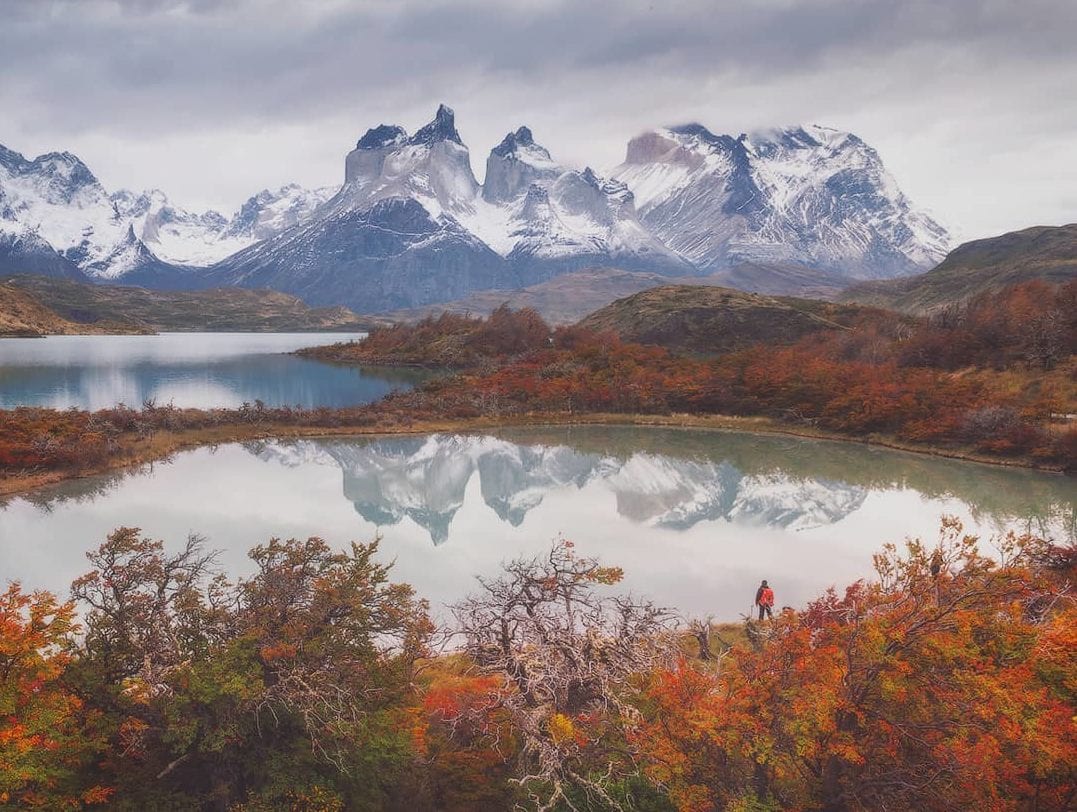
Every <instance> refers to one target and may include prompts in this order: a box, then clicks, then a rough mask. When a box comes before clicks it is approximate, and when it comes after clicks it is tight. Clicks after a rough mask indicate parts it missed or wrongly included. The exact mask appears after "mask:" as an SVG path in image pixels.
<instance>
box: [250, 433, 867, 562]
mask: <svg viewBox="0 0 1077 812" xmlns="http://www.w3.org/2000/svg"><path fill="white" fill-rule="evenodd" d="M252 447H253V448H254V449H255V453H257V454H258V456H259V457H260V458H261V459H265V460H267V461H274V462H278V463H281V464H283V465H289V466H294V465H303V464H310V463H315V464H317V463H325V464H336V465H338V466H340V469H341V471H342V472H343V476H344V496H345V497H347V498H348V500H349V501H351V502H352V503H353V504H354V505H355V509H356V511H357V512H358V513H359V515H360V516H362V517H363V518H364V519H366V520H367V521H369V522H370V523H372V524H375V525H378V526H384V525H395V524H397V523H398V522H400V521H401V520H402V519H404V518H405V517H406V518H409V519H411V520H412V521H414V522H415V523H416V524H418V525H420V526H421V527H423V528H424V529H425V530H426V531H427V532H429V534H430V538H431V540H432V541H433V542H434V543H435V544H441V543H444V542H445V541H447V540H448V538H449V527H450V524H451V523H452V520H453V517H454V516H455V515H456V513H457V511H458V510H460V508H461V507H462V506H463V504H464V499H465V494H466V491H467V486H468V483H469V482H470V481H471V479H472V477H473V476H476V475H477V476H478V484H479V492H480V493H481V495H482V500H483V502H484V503H485V504H486V505H487V506H488V507H490V509H491V510H493V512H494V513H495V514H497V516H498V517H499V518H501V519H502V520H503V521H505V522H508V523H509V524H511V525H512V526H513V527H519V526H520V525H521V524H522V523H523V520H524V518H525V517H526V516H527V514H528V512H529V511H530V510H532V509H533V508H535V507H537V506H538V505H540V504H541V503H542V500H543V497H544V496H545V495H546V494H547V493H549V492H550V491H551V490H554V489H557V488H566V487H571V488H575V489H577V490H581V489H583V488H585V487H586V486H588V485H592V484H597V485H598V486H599V487H601V488H602V489H603V490H607V491H609V492H611V493H612V494H613V495H614V496H615V498H616V506H617V512H618V513H619V514H620V515H621V516H624V517H625V518H627V519H630V520H632V521H634V522H637V523H642V524H650V525H653V526H656V527H664V528H670V529H674V530H683V529H687V528H689V527H693V526H694V525H696V524H697V523H699V522H701V521H704V520H716V519H726V520H730V521H741V522H754V523H758V524H765V525H771V526H774V527H781V528H787V529H791V530H799V529H807V528H810V527H817V526H819V525H824V524H830V523H832V522H835V521H837V520H839V519H841V518H842V517H843V516H846V515H848V514H849V513H850V512H852V511H854V510H856V509H857V508H858V507H860V506H861V505H862V504H863V502H864V499H865V497H866V496H867V493H868V489H867V488H865V487H862V486H857V485H850V484H847V483H844V482H840V481H835V480H828V479H819V480H813V479H805V478H794V477H791V476H789V475H787V474H785V473H784V472H782V471H778V470H775V471H773V472H771V473H765V474H763V473H760V474H749V473H745V471H744V470H743V469H741V468H738V467H737V466H736V465H735V464H733V463H732V462H730V461H729V460H727V459H705V458H704V459H684V458H679V457H672V456H666V455H661V454H657V453H654V452H650V451H641V452H636V453H633V454H631V455H630V456H627V457H619V456H616V455H614V454H610V453H606V454H603V453H591V452H584V451H580V450H578V449H576V448H573V447H571V446H568V445H523V444H519V443H516V442H512V441H510V440H507V439H502V438H499V437H492V436H473V435H458V434H437V435H431V436H428V437H421V438H414V437H405V438H387V439H380V440H374V441H371V442H369V443H365V444H362V445H360V444H356V443H355V442H350V441H320V442H297V443H289V444H282V443H279V442H269V443H259V444H254V446H252Z"/></svg>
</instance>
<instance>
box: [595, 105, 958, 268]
mask: <svg viewBox="0 0 1077 812" xmlns="http://www.w3.org/2000/svg"><path fill="white" fill-rule="evenodd" d="M613 175H614V177H615V178H617V179H618V180H620V181H622V182H623V183H625V184H626V185H627V186H628V187H629V188H630V189H632V191H633V192H635V195H636V205H637V207H638V208H639V211H640V218H641V220H642V221H643V223H644V224H645V225H646V226H647V227H648V228H650V229H651V231H652V232H653V233H654V234H655V235H656V236H657V237H659V238H660V239H662V240H663V241H664V242H665V243H666V244H667V245H668V246H670V247H671V248H672V249H674V250H676V251H677V252H679V253H680V254H681V255H682V256H684V257H686V258H687V259H689V260H690V261H691V262H692V263H693V264H694V265H696V266H697V267H698V268H699V269H701V270H702V271H706V272H713V271H718V270H721V269H723V268H726V267H729V266H731V265H734V264H736V263H738V262H746V261H747V262H797V263H802V264H805V265H809V266H812V267H818V268H822V269H827V270H836V271H839V272H841V273H843V274H845V275H847V276H850V277H853V278H880V277H890V276H896V275H901V274H909V273H915V272H919V271H922V270H926V269H928V268H930V267H932V266H934V265H935V264H937V263H938V262H939V261H940V260H941V259H942V258H943V257H944V256H945V254H946V251H947V250H948V245H949V242H948V236H947V234H946V231H945V230H944V229H943V228H942V227H941V226H940V225H939V224H938V223H936V222H934V221H933V220H932V219H931V218H930V217H928V216H927V215H925V214H923V213H922V212H919V211H917V210H916V209H915V208H913V206H912V204H911V203H910V202H909V200H908V199H907V198H906V197H905V196H904V195H903V194H902V192H901V190H900V189H899V188H898V186H897V184H896V183H895V182H894V179H893V178H892V177H891V176H890V174H889V173H888V172H887V171H886V169H885V168H884V167H883V164H882V161H881V159H880V158H879V155H878V153H877V152H876V151H875V150H874V149H872V148H871V147H870V146H868V145H867V144H866V143H864V142H863V141H862V140H861V139H860V138H857V137H856V136H855V135H852V134H851V133H846V132H841V131H839V130H833V129H829V128H826V127H818V126H808V127H794V128H790V129H784V130H773V131H767V132H760V133H754V134H751V135H741V136H739V137H737V138H734V137H732V136H729V135H715V134H714V133H712V132H711V131H710V130H708V129H707V128H706V127H703V126H701V125H699V124H689V125H686V126H682V127H672V128H669V129H660V130H655V131H653V132H649V133H645V134H643V135H641V136H639V137H637V138H634V139H632V141H631V142H629V145H628V151H627V154H626V157H625V161H624V163H622V164H621V165H620V166H619V167H617V169H616V170H614V172H613Z"/></svg>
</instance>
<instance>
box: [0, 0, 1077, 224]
mask: <svg viewBox="0 0 1077 812" xmlns="http://www.w3.org/2000/svg"><path fill="white" fill-rule="evenodd" d="M1075 43H1077V2H1074V1H1073V0H938V2H915V1H913V2H908V1H907V0H878V1H877V2H869V1H867V0H736V2H726V0H710V2H703V1H702V0H701V1H700V2H695V0H684V1H683V2H679V1H678V0H654V2H636V1H635V0H509V1H508V2H505V1H502V2H495V0H471V2H448V0H446V1H444V2H441V1H439V0H384V1H383V0H372V1H371V2H357V1H356V0H324V1H320V0H302V2H300V0H188V1H187V2H177V0H112V1H111V2H97V0H71V1H70V2H50V0H0V143H2V144H4V145H6V146H8V147H10V148H12V149H15V150H17V151H19V152H22V153H24V154H26V155H27V156H30V157H32V156H34V155H37V154H39V153H42V152H47V151H51V150H65V149H66V150H69V151H71V152H74V153H76V154H77V155H78V156H79V157H81V158H82V159H83V160H84V161H85V162H86V163H87V164H88V165H89V166H90V168H91V169H92V170H93V171H94V172H95V173H96V174H97V175H98V177H99V178H100V179H101V180H102V182H103V183H104V184H105V185H106V187H107V188H109V189H110V190H112V189H117V188H120V187H127V188H132V189H143V188H152V187H158V188H161V189H163V190H164V191H165V192H166V193H167V194H168V195H169V196H170V197H171V198H172V199H173V201H174V202H176V203H178V204H180V205H183V206H186V207H189V208H203V207H209V206H212V207H216V208H219V209H221V210H222V211H224V212H226V213H230V212H231V211H232V210H234V209H235V208H237V206H238V205H239V203H240V202H242V200H244V199H245V198H246V197H248V196H250V195H251V194H253V193H254V192H256V191H258V190H259V189H262V188H265V187H267V186H270V187H273V186H279V185H281V184H284V183H287V182H291V181H295V182H299V183H301V184H304V185H310V186H315V185H327V184H331V183H339V182H340V181H341V180H342V178H343V173H344V155H345V154H346V153H347V152H348V150H349V149H350V148H351V147H352V146H354V143H355V141H356V139H357V138H358V137H359V136H360V135H362V133H363V132H364V131H365V130H366V129H367V128H368V127H372V126H374V125H376V124H379V123H382V122H386V123H398V124H401V125H403V126H404V127H406V128H407V129H408V130H409V131H414V130H415V129H416V128H417V127H419V126H421V125H422V124H423V123H425V122H426V121H427V120H429V119H430V118H431V117H432V115H433V112H434V109H435V108H436V106H437V104H438V103H439V102H445V103H446V104H448V105H450V106H451V107H453V108H455V110H456V118H457V128H458V129H459V131H460V134H461V136H462V137H463V139H464V141H465V143H466V144H467V145H468V146H469V147H470V149H471V153H472V166H473V167H474V169H475V172H476V174H477V175H478V176H479V177H480V178H481V175H482V171H483V167H484V166H485V159H486V155H487V153H488V151H489V150H490V148H491V147H492V146H494V145H495V144H496V143H497V142H498V141H499V140H500V139H501V137H502V136H503V135H504V134H505V132H507V131H508V130H510V129H515V128H516V127H517V126H519V125H520V124H527V125H529V126H530V127H531V128H532V130H534V133H535V137H536V140H538V141H540V142H541V143H543V144H544V145H545V146H546V147H547V148H549V149H550V151H551V152H552V153H553V154H554V157H555V158H558V159H560V160H561V161H562V162H565V163H569V164H573V165H580V166H582V165H585V164H586V165H591V166H594V167H596V168H599V169H609V168H610V167H612V166H614V165H616V164H617V163H618V162H619V161H620V160H621V159H622V157H623V155H624V147H625V144H626V142H627V141H628V139H629V138H631V137H632V136H633V135H636V134H638V133H639V132H642V131H644V130H647V129H649V128H652V127H656V126H662V125H668V124H678V123H685V122H689V121H699V122H700V123H702V124H705V125H706V126H707V127H709V128H710V129H712V130H714V131H715V132H725V133H730V134H733V135H736V134H738V133H740V132H744V131H749V130H752V129H754V128H758V127H767V126H777V125H785V124H790V123H816V124H824V125H828V126H832V127H838V128H841V129H847V130H850V131H852V132H855V133H857V134H858V135H860V136H861V137H862V138H864V139H865V140H866V141H867V142H868V143H870V144H872V145H873V146H875V147H876V148H877V149H878V150H879V152H880V153H881V154H882V157H883V160H884V161H885V163H886V165H887V166H888V167H889V169H890V170H891V172H892V173H893V174H894V175H895V176H896V178H897V180H898V183H899V184H900V185H901V186H902V188H903V189H904V191H905V192H906V193H907V194H908V195H909V196H910V197H911V198H912V199H913V200H914V201H915V202H916V203H918V204H919V205H921V206H922V207H924V208H926V209H927V210H928V211H930V212H931V213H932V214H934V215H935V216H936V217H937V218H938V219H939V220H940V221H941V222H942V223H943V224H944V225H946V226H947V227H948V228H950V229H951V230H952V231H953V232H954V234H955V235H956V236H957V237H958V238H959V239H967V238H972V237H978V236H986V235H990V234H995V233H1000V232H1003V231H1009V230H1012V229H1015V228H1021V227H1024V226H1028V225H1034V224H1060V223H1065V222H1073V221H1077V91H1075V88H1077V47H1075Z"/></svg>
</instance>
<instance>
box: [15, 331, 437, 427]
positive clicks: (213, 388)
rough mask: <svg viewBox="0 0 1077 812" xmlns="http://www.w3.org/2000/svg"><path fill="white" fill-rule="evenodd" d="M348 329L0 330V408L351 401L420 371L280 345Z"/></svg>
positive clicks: (409, 381)
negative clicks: (357, 363) (334, 360)
mask: <svg viewBox="0 0 1077 812" xmlns="http://www.w3.org/2000/svg"><path fill="white" fill-rule="evenodd" d="M361 336H362V334H361V333H359V334H348V333H162V334H161V335H155V336H49V337H48V338H34V339H29V338H0V408H5V409H10V408H13V407H15V406H49V407H52V408H57V409H65V408H68V407H70V406H78V407H80V408H83V409H102V408H106V407H109V406H114V405H116V404H118V403H125V404H127V405H128V406H132V407H139V406H141V405H142V404H143V403H144V402H145V401H147V400H154V401H156V402H157V403H158V404H161V405H163V404H166V403H170V402H171V403H174V404H175V405H176V406H193V407H199V408H211V407H214V406H221V407H234V406H240V405H242V404H243V403H244V402H248V403H253V402H254V401H255V400H261V401H262V402H263V403H265V404H266V405H268V406H297V405H298V406H306V407H310V406H350V405H355V404H358V403H367V402H370V401H372V400H377V399H378V398H380V397H382V396H383V395H385V394H387V393H388V392H390V391H392V390H393V389H397V388H407V387H410V386H412V385H413V384H414V383H415V382H416V381H418V380H421V379H422V378H423V377H424V373H421V372H417V371H414V370H390V369H379V370H369V369H363V370H360V369H356V368H354V367H344V366H334V365H331V364H324V363H321V362H318V361H311V360H308V359H305V358H297V357H295V356H292V355H287V353H290V352H292V351H293V350H297V349H300V348H301V347H312V346H316V345H319V344H331V343H333V342H336V341H346V340H350V339H354V338H359V337H361Z"/></svg>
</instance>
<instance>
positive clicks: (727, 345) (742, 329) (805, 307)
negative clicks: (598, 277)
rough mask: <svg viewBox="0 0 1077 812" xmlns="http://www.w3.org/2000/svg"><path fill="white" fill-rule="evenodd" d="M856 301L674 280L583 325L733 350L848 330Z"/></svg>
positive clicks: (689, 347) (694, 348)
mask: <svg viewBox="0 0 1077 812" xmlns="http://www.w3.org/2000/svg"><path fill="white" fill-rule="evenodd" d="M862 311H863V309H862V308H860V307H858V306H855V305H838V304H833V303H830V302H822V301H815V300H810V299H795V298H791V297H772V296H764V295H762V294H758V293H745V292H744V291H739V290H733V289H731V288H720V287H700V286H691V285H669V286H666V287H661V288H653V289H651V290H647V291H643V292H642V293H637V294H635V295H633V296H628V297H626V298H624V299H620V300H618V301H616V302H614V303H613V304H611V305H608V306H607V307H604V308H602V309H601V310H598V311H596V312H595V313H592V314H591V315H590V316H588V317H587V318H586V319H584V320H583V321H581V322H580V326H581V327H586V328H590V329H592V330H598V331H612V332H614V333H616V334H617V335H619V336H620V337H621V338H622V339H624V340H625V341H633V342H638V343H641V344H659V345H662V346H664V347H669V348H670V349H676V350H686V351H689V352H700V353H719V352H728V351H730V350H735V349H738V348H741V347H745V346H748V345H750V344H754V343H757V342H760V341H766V342H769V343H776V344H787V343H791V342H793V341H797V340H798V339H800V338H802V337H804V336H806V335H808V334H810V333H815V332H819V331H820V330H828V331H829V330H841V329H846V327H847V325H848V323H849V322H851V321H852V320H853V318H854V317H855V316H856V315H858V314H859V313H861V312H862Z"/></svg>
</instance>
